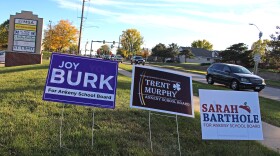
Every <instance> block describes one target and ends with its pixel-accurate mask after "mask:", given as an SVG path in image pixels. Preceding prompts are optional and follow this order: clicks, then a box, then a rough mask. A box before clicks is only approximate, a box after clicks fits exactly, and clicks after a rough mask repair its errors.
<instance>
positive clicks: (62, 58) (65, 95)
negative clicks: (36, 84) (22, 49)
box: [43, 53, 118, 109]
mask: <svg viewBox="0 0 280 156" xmlns="http://www.w3.org/2000/svg"><path fill="white" fill-rule="evenodd" d="M117 76H118V63H117V62H115V61H105V60H100V59H94V58H88V57H80V56H74V55H66V54H59V53H53V54H52V56H51V62H50V67H49V71H48V76H47V79H46V85H45V90H44V94H43V100H48V101H54V102H63V103H69V104H78V105H84V106H94V107H101V108H111V109H114V108H115V98H116V87H117Z"/></svg>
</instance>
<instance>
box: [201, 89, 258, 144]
mask: <svg viewBox="0 0 280 156" xmlns="http://www.w3.org/2000/svg"><path fill="white" fill-rule="evenodd" d="M199 98H200V117H201V129H202V139H209V140H211V139H217V140H263V132H262V121H261V114H260V107H259V99H258V93H256V92H241V91H220V90H203V89H200V90H199Z"/></svg>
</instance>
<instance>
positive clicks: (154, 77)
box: [130, 65, 194, 155]
mask: <svg viewBox="0 0 280 156" xmlns="http://www.w3.org/2000/svg"><path fill="white" fill-rule="evenodd" d="M132 71H133V73H132V83H131V96H130V107H131V108H138V109H144V110H149V133H150V143H151V151H153V143H152V132H151V115H152V114H154V115H159V116H165V117H172V118H175V119H176V125H177V134H178V138H177V139H178V151H179V153H180V155H181V147H180V136H179V125H178V117H177V116H178V115H181V116H186V117H194V106H193V102H192V97H193V95H192V78H191V77H189V76H185V75H183V74H181V73H179V72H176V71H170V70H163V69H159V68H154V67H147V66H146V67H144V66H137V65H136V66H133V70H132ZM151 111H156V112H161V113H168V114H174V115H175V116H168V115H161V114H157V113H151Z"/></svg>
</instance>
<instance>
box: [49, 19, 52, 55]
mask: <svg viewBox="0 0 280 156" xmlns="http://www.w3.org/2000/svg"><path fill="white" fill-rule="evenodd" d="M49 23H50V30H49V31H50V32H49V33H50V42H49V43H50V44H49V52H50V51H51V45H52V21H51V20H49Z"/></svg>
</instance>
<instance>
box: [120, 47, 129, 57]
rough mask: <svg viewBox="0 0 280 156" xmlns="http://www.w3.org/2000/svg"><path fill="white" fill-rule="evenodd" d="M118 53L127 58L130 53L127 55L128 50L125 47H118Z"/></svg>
mask: <svg viewBox="0 0 280 156" xmlns="http://www.w3.org/2000/svg"><path fill="white" fill-rule="evenodd" d="M117 54H118V55H121V56H122V57H124V58H126V57H127V56H128V55H127V51H126V50H125V49H123V48H118V49H117Z"/></svg>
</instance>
